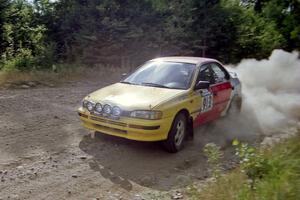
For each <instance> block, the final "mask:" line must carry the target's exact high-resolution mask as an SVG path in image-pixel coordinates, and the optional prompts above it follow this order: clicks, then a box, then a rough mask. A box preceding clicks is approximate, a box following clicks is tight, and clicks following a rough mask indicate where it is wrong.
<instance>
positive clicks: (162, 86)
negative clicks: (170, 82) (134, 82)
mask: <svg viewBox="0 0 300 200" xmlns="http://www.w3.org/2000/svg"><path fill="white" fill-rule="evenodd" d="M142 85H147V86H153V87H160V88H170V87H168V86H165V85H161V84H157V83H147V82H143V83H142Z"/></svg>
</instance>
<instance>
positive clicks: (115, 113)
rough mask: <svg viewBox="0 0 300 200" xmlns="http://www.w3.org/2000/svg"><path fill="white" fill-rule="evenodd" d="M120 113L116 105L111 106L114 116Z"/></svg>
mask: <svg viewBox="0 0 300 200" xmlns="http://www.w3.org/2000/svg"><path fill="white" fill-rule="evenodd" d="M121 113H122V110H121V108H119V107H118V106H114V107H113V108H112V115H114V116H120V115H121Z"/></svg>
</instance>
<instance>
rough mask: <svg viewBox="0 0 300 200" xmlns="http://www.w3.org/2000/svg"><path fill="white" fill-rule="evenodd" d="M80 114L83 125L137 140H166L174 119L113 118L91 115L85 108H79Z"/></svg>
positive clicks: (94, 129)
mask: <svg viewBox="0 0 300 200" xmlns="http://www.w3.org/2000/svg"><path fill="white" fill-rule="evenodd" d="M78 114H79V117H80V119H81V121H82V124H83V126H84V127H86V128H88V129H90V130H93V131H98V132H101V133H104V134H108V135H113V136H117V137H122V138H127V139H131V140H137V141H160V140H166V139H167V137H168V133H169V130H170V127H171V125H172V120H173V119H171V118H163V119H160V120H144V119H135V118H125V117H124V118H121V119H120V120H113V119H108V118H104V117H101V116H95V115H91V114H90V113H89V112H87V111H84V110H83V109H79V110H78Z"/></svg>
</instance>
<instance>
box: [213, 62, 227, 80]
mask: <svg viewBox="0 0 300 200" xmlns="http://www.w3.org/2000/svg"><path fill="white" fill-rule="evenodd" d="M210 66H211V69H212V72H213V76H214V79H215V81H216V83H221V82H224V81H226V80H227V79H228V75H227V74H226V72H225V71H224V69H222V68H221V66H220V65H219V64H217V63H211V64H210Z"/></svg>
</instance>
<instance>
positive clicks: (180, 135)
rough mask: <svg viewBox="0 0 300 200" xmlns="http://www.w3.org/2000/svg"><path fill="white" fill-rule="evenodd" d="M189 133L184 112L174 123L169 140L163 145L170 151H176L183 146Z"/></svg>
mask: <svg viewBox="0 0 300 200" xmlns="http://www.w3.org/2000/svg"><path fill="white" fill-rule="evenodd" d="M186 133H187V118H186V116H185V115H184V114H183V113H179V114H178V115H177V116H176V117H175V119H174V121H173V124H172V127H171V130H170V132H169V134H168V138H167V140H165V141H163V145H164V147H165V149H166V150H167V151H168V152H171V153H176V152H178V151H179V150H181V149H182V148H183V144H184V140H185V137H186V135H187V134H186Z"/></svg>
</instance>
